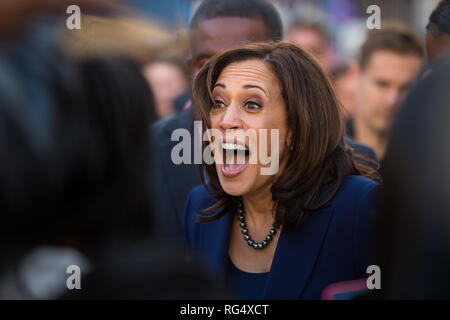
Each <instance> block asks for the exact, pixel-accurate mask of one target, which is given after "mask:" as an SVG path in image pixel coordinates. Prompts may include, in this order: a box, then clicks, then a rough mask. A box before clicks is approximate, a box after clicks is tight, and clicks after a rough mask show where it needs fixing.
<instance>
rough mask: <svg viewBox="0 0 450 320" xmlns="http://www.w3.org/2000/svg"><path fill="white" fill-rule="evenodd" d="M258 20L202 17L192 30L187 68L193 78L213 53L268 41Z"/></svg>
mask: <svg viewBox="0 0 450 320" xmlns="http://www.w3.org/2000/svg"><path fill="white" fill-rule="evenodd" d="M269 40H270V38H269V35H268V32H267V31H266V26H265V24H264V22H263V21H262V20H261V19H250V18H242V17H216V18H212V19H206V20H201V21H200V22H199V24H198V26H197V27H196V29H195V30H193V35H192V44H191V52H190V55H189V57H188V61H187V63H188V67H189V69H190V70H191V73H192V76H193V77H194V76H195V75H196V74H197V72H198V71H199V70H200V69H201V67H203V65H204V64H205V63H206V62H207V61H208V60H209V59H210V58H211V57H212V56H214V55H215V54H217V53H219V52H221V51H223V50H227V49H232V48H234V47H237V46H239V45H242V44H244V43H248V42H262V41H269Z"/></svg>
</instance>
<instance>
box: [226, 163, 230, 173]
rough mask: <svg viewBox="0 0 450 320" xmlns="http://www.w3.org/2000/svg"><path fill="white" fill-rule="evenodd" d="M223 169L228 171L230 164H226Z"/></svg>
mask: <svg viewBox="0 0 450 320" xmlns="http://www.w3.org/2000/svg"><path fill="white" fill-rule="evenodd" d="M225 171H226V172H228V171H230V166H229V165H228V164H226V165H225Z"/></svg>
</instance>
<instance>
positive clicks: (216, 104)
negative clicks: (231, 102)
mask: <svg viewBox="0 0 450 320" xmlns="http://www.w3.org/2000/svg"><path fill="white" fill-rule="evenodd" d="M224 106H225V104H224V103H223V101H221V100H214V105H213V109H221V108H223V107H224Z"/></svg>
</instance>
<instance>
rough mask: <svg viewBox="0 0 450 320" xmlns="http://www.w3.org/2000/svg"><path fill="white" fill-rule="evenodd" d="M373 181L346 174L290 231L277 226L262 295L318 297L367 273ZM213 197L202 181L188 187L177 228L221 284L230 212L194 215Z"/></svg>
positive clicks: (372, 209) (265, 297) (229, 231)
mask: <svg viewBox="0 0 450 320" xmlns="http://www.w3.org/2000/svg"><path fill="white" fill-rule="evenodd" d="M378 188H379V184H378V183H376V182H374V181H372V180H370V179H367V178H364V177H361V176H356V175H353V176H348V177H347V178H346V180H345V181H344V183H343V184H342V186H341V187H340V189H339V191H338V193H337V194H336V196H335V197H334V198H333V199H332V200H331V201H330V202H329V203H328V204H327V205H326V206H325V207H324V208H321V209H319V210H316V211H313V212H312V213H311V215H310V217H309V218H308V219H307V220H306V222H305V223H304V224H303V225H302V226H301V227H300V228H298V229H297V230H296V231H292V232H287V231H285V230H284V229H282V230H281V234H280V237H279V239H278V243H277V248H276V250H275V255H274V258H273V261H272V266H271V269H270V273H269V276H268V278H267V282H266V287H265V289H264V294H263V297H264V299H320V295H321V292H322V291H323V289H324V288H325V287H326V286H327V285H329V284H331V283H335V282H340V281H347V280H352V279H359V278H364V277H367V276H368V274H366V270H367V267H368V266H369V265H371V264H376V263H375V262H374V261H373V260H372V258H371V257H370V256H371V255H370V240H371V238H372V236H371V229H372V225H373V222H372V221H373V217H374V215H375V212H376V208H375V207H376V206H375V198H376V197H375V194H376V192H377V189H378ZM214 201H216V200H213V199H211V198H210V197H209V195H208V192H207V191H206V189H205V188H204V187H203V186H198V187H196V188H195V189H193V190H192V192H191V193H190V194H189V196H188V199H187V201H186V205H185V209H184V219H183V223H184V225H183V229H184V234H185V240H186V242H187V245H188V248H189V250H190V254H191V257H193V258H194V259H198V260H200V261H201V262H203V263H204V264H205V265H206V266H207V267H209V270H210V271H211V272H212V274H213V275H214V276H215V277H217V279H218V280H219V281H223V283H224V284H225V277H226V267H227V257H228V245H229V241H230V233H231V222H232V220H233V214H229V213H228V214H225V215H224V216H223V217H221V218H220V219H218V220H215V221H213V222H209V223H202V224H200V223H198V222H196V216H197V214H201V213H202V212H201V210H202V209H205V208H207V207H209V206H210V205H211V204H213V203H214Z"/></svg>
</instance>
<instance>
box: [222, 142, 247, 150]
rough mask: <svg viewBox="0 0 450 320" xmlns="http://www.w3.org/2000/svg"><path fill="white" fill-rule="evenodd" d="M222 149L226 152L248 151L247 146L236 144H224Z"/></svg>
mask: <svg viewBox="0 0 450 320" xmlns="http://www.w3.org/2000/svg"><path fill="white" fill-rule="evenodd" d="M222 148H223V149H225V150H248V149H247V147H246V146H244V145H241V144H236V143H222Z"/></svg>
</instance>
